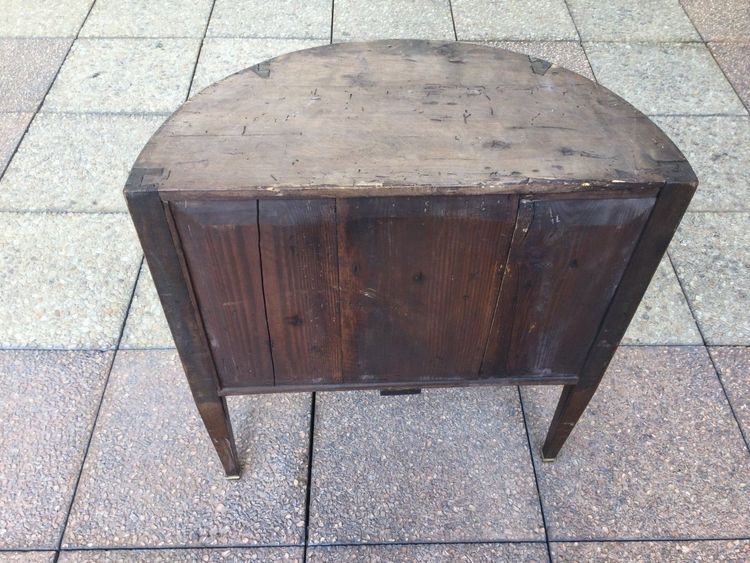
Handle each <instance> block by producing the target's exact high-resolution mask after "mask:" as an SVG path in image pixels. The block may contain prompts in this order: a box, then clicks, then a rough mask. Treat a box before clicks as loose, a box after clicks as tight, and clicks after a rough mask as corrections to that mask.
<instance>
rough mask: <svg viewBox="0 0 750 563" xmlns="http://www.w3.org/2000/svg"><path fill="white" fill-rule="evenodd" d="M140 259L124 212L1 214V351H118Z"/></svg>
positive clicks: (132, 232) (133, 234)
mask: <svg viewBox="0 0 750 563" xmlns="http://www.w3.org/2000/svg"><path fill="white" fill-rule="evenodd" d="M140 259H141V252H140V248H139V247H138V243H137V241H136V237H135V232H134V229H133V227H132V223H131V222H130V219H129V218H128V217H127V215H125V214H110V215H87V214H47V213H2V214H0V346H3V347H13V348H94V349H105V348H109V347H112V346H114V344H115V343H116V341H117V337H118V335H119V333H120V327H121V326H122V323H123V322H124V316H125V309H126V307H127V304H128V302H129V300H130V295H131V291H132V289H133V283H134V280H135V276H136V273H137V271H138V266H139V264H140Z"/></svg>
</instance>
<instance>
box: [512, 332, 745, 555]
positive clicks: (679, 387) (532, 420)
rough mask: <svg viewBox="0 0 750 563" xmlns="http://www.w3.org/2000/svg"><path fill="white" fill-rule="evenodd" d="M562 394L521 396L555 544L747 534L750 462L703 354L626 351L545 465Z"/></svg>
mask: <svg viewBox="0 0 750 563" xmlns="http://www.w3.org/2000/svg"><path fill="white" fill-rule="evenodd" d="M559 393H560V392H559V389H556V388H552V387H541V386H536V387H524V388H523V399H524V409H525V412H526V416H527V421H528V423H529V431H530V435H531V440H532V446H533V452H534V460H535V463H536V467H537V477H538V482H539V488H540V492H541V495H542V501H543V504H544V512H545V515H546V521H547V530H548V534H549V537H550V539H552V540H581V539H608V540H616V539H654V538H690V537H715V538H720V537H746V536H747V535H748V533H750V520H748V518H747V515H748V514H750V456H748V455H747V450H746V449H745V444H744V442H743V441H742V436H741V434H740V432H739V429H738V428H737V425H736V423H735V421H734V419H733V417H732V414H731V412H730V410H729V405H728V404H727V402H726V398H725V397H724V393H723V392H722V389H721V385H720V384H719V380H718V378H717V377H716V373H715V371H714V369H713V366H712V365H711V362H710V360H709V357H708V354H707V353H706V350H705V348H702V347H682V346H681V347H671V348H670V347H642V346H639V347H624V348H620V349H619V351H618V352H617V354H616V355H615V358H614V360H613V361H612V363H611V364H610V367H609V369H608V372H607V374H606V376H605V378H604V380H603V382H602V384H601V386H600V387H599V389H598V391H597V393H596V395H595V396H594V398H593V400H592V401H591V403H590V404H589V406H588V409H587V411H586V412H585V413H584V414H583V416H582V417H581V419H580V421H579V422H578V425H577V426H576V428H575V429H574V430H573V433H572V434H571V436H570V438H569V439H568V441H567V443H566V444H565V446H564V447H563V449H562V451H561V453H560V455H559V456H558V458H557V460H556V461H555V462H553V463H543V462H540V460H539V451H540V448H541V444H542V442H543V441H544V437H545V434H546V431H547V426H548V424H549V421H550V420H551V418H552V414H553V412H554V409H555V405H556V403H557V398H558V397H559Z"/></svg>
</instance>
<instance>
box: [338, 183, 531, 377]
mask: <svg viewBox="0 0 750 563" xmlns="http://www.w3.org/2000/svg"><path fill="white" fill-rule="evenodd" d="M516 207H517V199H516V198H515V197H511V196H490V197H486V198H484V197H471V198H461V197H433V198H417V197H415V198H393V199H392V198H372V199H342V200H339V201H338V202H337V208H338V247H339V254H340V262H339V264H340V273H339V276H340V283H341V311H342V346H343V370H344V380H345V381H347V382H368V381H392V382H398V381H408V380H411V381H418V380H425V381H429V380H431V379H445V378H456V379H460V378H467V377H469V378H471V377H476V375H477V374H478V372H479V367H480V363H481V359H482V353H483V351H484V346H485V343H486V341H487V337H488V334H489V328H490V322H491V318H492V311H493V308H494V303H495V301H496V299H497V294H498V291H499V287H500V280H501V279H502V272H503V268H504V264H505V260H506V256H507V251H508V245H509V242H510V236H511V232H512V229H513V221H514V216H515V212H516Z"/></svg>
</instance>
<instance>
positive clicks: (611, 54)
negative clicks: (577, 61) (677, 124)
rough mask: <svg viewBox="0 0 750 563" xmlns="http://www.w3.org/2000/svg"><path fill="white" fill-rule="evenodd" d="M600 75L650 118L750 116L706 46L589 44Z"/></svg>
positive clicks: (598, 75) (591, 56)
mask: <svg viewBox="0 0 750 563" xmlns="http://www.w3.org/2000/svg"><path fill="white" fill-rule="evenodd" d="M585 47H586V53H587V54H588V57H589V61H591V66H592V67H593V69H594V74H595V75H596V78H597V79H598V80H599V82H600V83H601V84H603V85H604V86H606V87H607V88H610V89H611V90H614V92H616V93H617V94H619V95H620V96H622V97H623V98H625V99H626V100H627V101H628V102H630V103H631V104H633V105H634V106H635V107H637V108H638V109H639V110H641V111H642V112H644V113H647V114H676V113H689V114H730V115H747V112H746V111H745V108H744V107H743V106H742V103H741V102H740V100H739V98H737V96H736V94H735V93H734V91H733V90H732V87H731V86H730V84H729V83H728V82H727V81H726V79H725V78H724V75H723V74H722V72H721V69H719V67H718V65H717V64H716V62H715V61H714V59H713V57H712V56H711V53H710V52H709V51H708V48H706V47H705V46H704V45H698V44H690V43H683V44H642V43H641V44H639V43H586V44H585Z"/></svg>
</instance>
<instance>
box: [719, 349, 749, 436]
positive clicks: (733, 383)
mask: <svg viewBox="0 0 750 563" xmlns="http://www.w3.org/2000/svg"><path fill="white" fill-rule="evenodd" d="M710 353H711V357H712V358H713V360H714V364H716V369H718V370H719V375H720V376H721V380H722V381H723V383H724V389H726V391H727V396H728V397H729V402H730V403H731V405H732V409H733V410H734V414H735V416H736V417H737V419H738V420H739V423H740V426H741V427H742V433H743V434H744V435H745V439H746V440H747V441H748V442H750V348H748V347H746V346H737V347H734V346H733V347H727V346H721V347H716V348H710Z"/></svg>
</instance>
